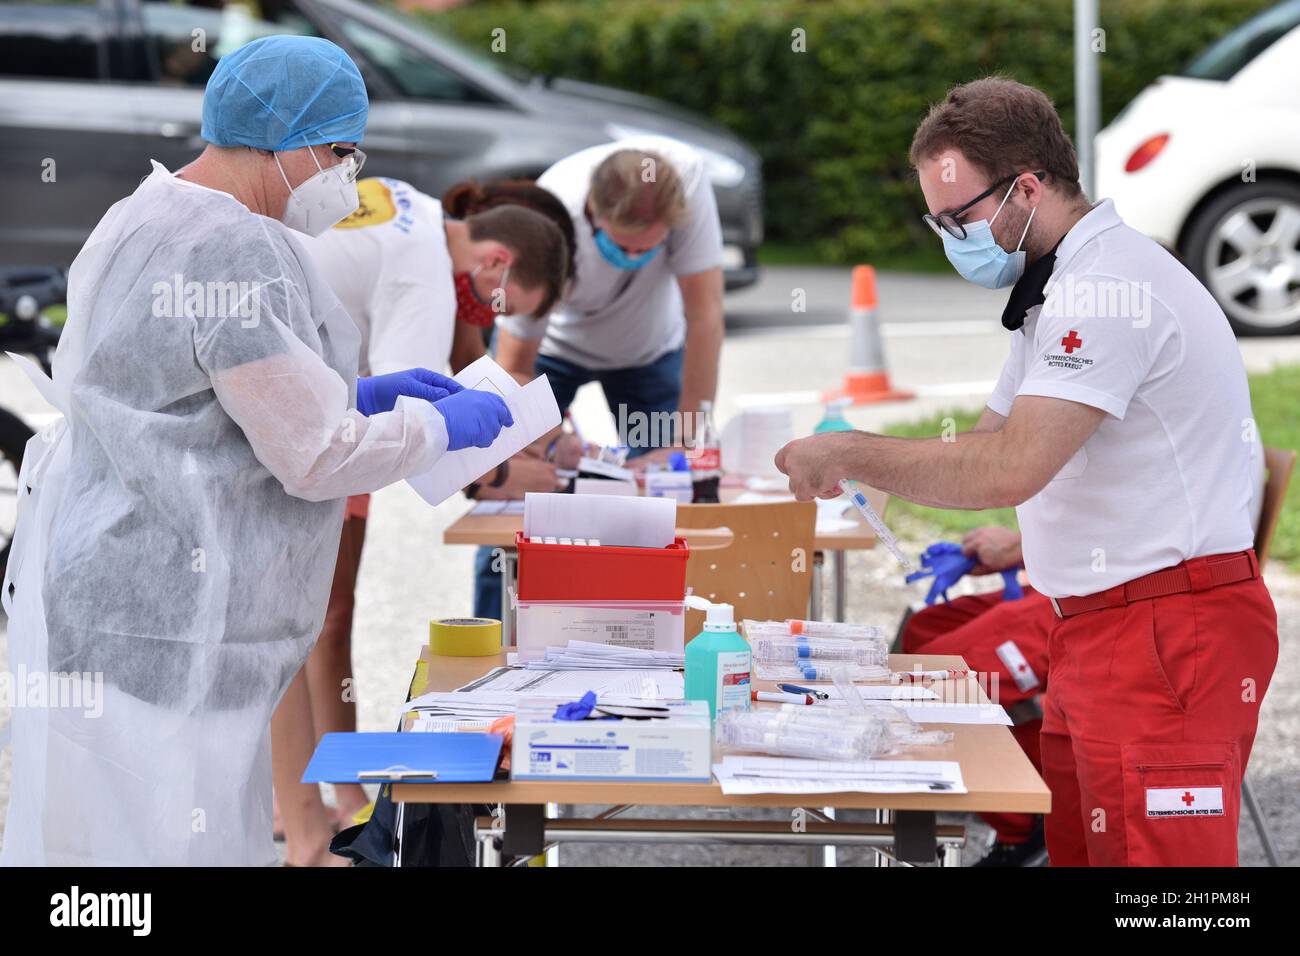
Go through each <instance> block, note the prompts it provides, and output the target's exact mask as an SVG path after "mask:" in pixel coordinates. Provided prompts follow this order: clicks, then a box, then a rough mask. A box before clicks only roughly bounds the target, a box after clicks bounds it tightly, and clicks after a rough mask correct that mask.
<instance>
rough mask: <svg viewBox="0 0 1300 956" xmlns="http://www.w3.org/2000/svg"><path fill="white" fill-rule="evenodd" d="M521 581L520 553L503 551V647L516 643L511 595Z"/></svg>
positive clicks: (512, 550)
mask: <svg viewBox="0 0 1300 956" xmlns="http://www.w3.org/2000/svg"><path fill="white" fill-rule="evenodd" d="M518 579H519V552H518V551H516V550H515V549H514V548H502V549H501V646H502V647H510V646H512V645H513V644H514V643H515V609H514V607H513V606H512V605H511V603H510V593H511V592H512V591H514V590H515V587H516V583H517V582H518Z"/></svg>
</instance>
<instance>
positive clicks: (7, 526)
mask: <svg viewBox="0 0 1300 956" xmlns="http://www.w3.org/2000/svg"><path fill="white" fill-rule="evenodd" d="M33 434H35V433H34V432H33V431H32V430H31V429H30V428H28V427H27V423H26V422H24V421H23V420H22V419H21V418H19V417H18V416H17V415H14V414H12V413H11V412H7V411H5V410H4V409H3V408H0V577H3V576H4V571H5V566H6V565H7V564H8V563H9V544H10V542H11V541H12V539H13V536H14V526H15V525H16V524H17V521H18V470H19V469H20V468H22V466H23V449H25V448H26V447H27V441H28V439H30V438H31V437H32V435H33Z"/></svg>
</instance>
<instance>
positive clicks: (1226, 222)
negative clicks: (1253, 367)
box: [1183, 180, 1300, 336]
mask: <svg viewBox="0 0 1300 956" xmlns="http://www.w3.org/2000/svg"><path fill="white" fill-rule="evenodd" d="M1183 259H1184V261H1185V262H1186V263H1187V267H1188V268H1189V269H1191V270H1192V272H1193V273H1194V274H1195V275H1196V277H1197V278H1198V279H1200V280H1201V282H1202V283H1204V285H1205V287H1206V288H1207V289H1209V290H1210V292H1211V293H1212V294H1213V295H1214V298H1215V299H1217V300H1218V302H1219V305H1220V306H1221V307H1222V308H1223V311H1224V312H1225V313H1226V314H1227V316H1228V321H1229V322H1230V323H1231V324H1232V329H1233V331H1234V332H1236V333H1237V334H1238V335H1243V336H1245V335H1294V334H1296V333H1298V332H1300V185H1297V184H1295V183H1291V182H1287V181H1284V180H1265V181H1261V182H1256V183H1241V184H1240V185H1237V186H1233V187H1232V188H1231V189H1229V190H1227V191H1226V192H1224V193H1223V194H1222V195H1219V196H1217V197H1215V198H1214V199H1213V200H1212V201H1211V202H1209V203H1208V204H1207V205H1206V206H1205V208H1204V209H1202V210H1201V211H1200V212H1199V213H1197V214H1196V216H1195V218H1194V219H1193V220H1192V222H1191V225H1190V226H1189V227H1188V231H1187V241H1186V242H1185V243H1184V250H1183Z"/></svg>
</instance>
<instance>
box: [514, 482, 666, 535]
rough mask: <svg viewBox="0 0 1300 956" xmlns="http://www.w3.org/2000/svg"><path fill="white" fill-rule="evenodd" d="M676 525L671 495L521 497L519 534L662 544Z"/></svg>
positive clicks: (542, 495) (534, 495)
mask: <svg viewBox="0 0 1300 956" xmlns="http://www.w3.org/2000/svg"><path fill="white" fill-rule="evenodd" d="M676 527H677V502H676V501H674V500H673V499H672V498H633V497H624V496H622V495H562V494H550V493H546V492H533V491H530V492H528V493H527V494H525V495H524V536H525V537H528V538H532V537H542V538H547V537H551V538H586V539H587V540H589V541H590V540H591V539H592V538H595V539H597V540H599V541H600V543H601V544H602V545H605V546H611V547H624V548H627V547H631V548H666V547H668V545H670V544H672V543H673V537H674V534H675V531H676Z"/></svg>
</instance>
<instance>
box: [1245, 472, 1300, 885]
mask: <svg viewBox="0 0 1300 956" xmlns="http://www.w3.org/2000/svg"><path fill="white" fill-rule="evenodd" d="M1295 459H1296V453H1295V452H1294V451H1291V450H1289V449H1283V448H1265V449H1264V471H1265V478H1264V501H1263V504H1262V505H1261V506H1260V509H1259V524H1258V525H1256V526H1255V557H1256V558H1257V559H1258V560H1259V567H1260V569H1261V570H1263V568H1264V562H1265V561H1266V560H1267V559H1268V549H1269V546H1270V545H1272V543H1273V532H1275V531H1276V530H1277V522H1278V519H1279V518H1280V517H1281V516H1282V502H1283V501H1285V500H1286V490H1287V486H1288V485H1290V484H1291V473H1292V472H1293V471H1294V470H1295ZM1241 800H1242V802H1243V803H1244V804H1245V805H1246V809H1247V810H1249V811H1250V818H1251V820H1252V821H1253V822H1254V824H1255V832H1256V833H1257V834H1258V835H1259V842H1260V843H1261V844H1263V846H1264V855H1265V856H1266V857H1268V863H1269V866H1281V865H1282V863H1281V860H1280V858H1279V857H1278V854H1277V847H1276V846H1275V845H1274V843H1273V835H1272V834H1271V833H1269V832H1268V827H1267V825H1266V824H1265V823H1264V813H1263V811H1262V810H1260V808H1259V804H1258V803H1257V802H1256V801H1255V794H1254V792H1252V791H1251V789H1250V781H1249V780H1247V779H1246V778H1245V777H1244V776H1243V777H1242V778H1241Z"/></svg>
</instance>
